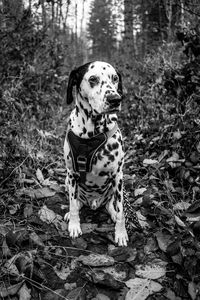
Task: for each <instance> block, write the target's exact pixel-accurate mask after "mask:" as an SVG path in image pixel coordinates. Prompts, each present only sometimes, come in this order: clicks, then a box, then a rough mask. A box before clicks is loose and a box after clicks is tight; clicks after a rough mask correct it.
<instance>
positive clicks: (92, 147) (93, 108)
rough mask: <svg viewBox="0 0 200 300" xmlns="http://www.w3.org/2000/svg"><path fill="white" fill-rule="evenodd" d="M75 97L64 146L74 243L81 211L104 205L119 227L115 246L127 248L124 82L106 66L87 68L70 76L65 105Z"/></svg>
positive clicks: (99, 62)
mask: <svg viewBox="0 0 200 300" xmlns="http://www.w3.org/2000/svg"><path fill="white" fill-rule="evenodd" d="M74 98H75V108H74V110H73V111H72V112H71V115H70V118H69V123H68V128H67V135H66V139H65V143H64V157H65V161H66V166H67V177H66V188H67V190H68V193H69V201H70V210H69V212H68V213H67V214H66V215H65V219H66V220H68V221H69V224H68V230H69V234H70V236H71V237H72V238H76V237H78V236H79V235H81V233H82V232H81V226H80V218H79V210H80V209H81V207H82V206H83V205H88V206H89V207H90V208H91V209H93V210H95V209H97V208H98V207H99V206H102V205H105V206H106V208H107V210H108V212H109V213H110V215H111V218H112V220H113V221H114V222H115V242H116V243H117V244H118V245H119V246H126V245H127V241H128V235H127V231H126V228H125V217H124V212H123V172H122V167H123V162H124V152H123V149H122V135H121V131H120V129H119V128H118V125H117V115H116V113H117V112H118V111H119V110H120V108H121V100H122V80H121V76H120V74H119V73H118V72H117V71H116V70H115V69H114V68H113V67H112V66H111V65H110V64H108V63H106V62H102V61H95V62H90V63H87V64H85V65H83V66H80V67H79V68H77V69H75V70H73V71H72V72H71V73H70V76H69V81H68V87H67V103H68V104H70V103H72V102H73V99H74Z"/></svg>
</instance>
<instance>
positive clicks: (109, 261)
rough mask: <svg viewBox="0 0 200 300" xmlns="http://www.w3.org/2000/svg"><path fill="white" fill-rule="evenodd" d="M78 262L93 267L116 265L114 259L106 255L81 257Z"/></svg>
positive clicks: (93, 254)
mask: <svg viewBox="0 0 200 300" xmlns="http://www.w3.org/2000/svg"><path fill="white" fill-rule="evenodd" d="M77 260H78V261H80V262H82V263H83V264H84V265H87V266H91V267H103V266H112V265H114V263H115V260H114V258H113V257H111V256H108V255H106V254H95V253H92V254H90V255H87V256H86V255H80V256H79V257H78V258H77Z"/></svg>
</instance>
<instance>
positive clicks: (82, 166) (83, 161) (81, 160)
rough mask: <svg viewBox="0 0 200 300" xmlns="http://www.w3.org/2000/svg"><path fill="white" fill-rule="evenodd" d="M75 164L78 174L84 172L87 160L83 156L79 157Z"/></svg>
mask: <svg viewBox="0 0 200 300" xmlns="http://www.w3.org/2000/svg"><path fill="white" fill-rule="evenodd" d="M77 163H78V170H79V172H86V164H87V158H86V157H85V156H82V155H79V156H78V157H77Z"/></svg>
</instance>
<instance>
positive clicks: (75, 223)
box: [64, 212, 82, 238]
mask: <svg viewBox="0 0 200 300" xmlns="http://www.w3.org/2000/svg"><path fill="white" fill-rule="evenodd" d="M64 220H65V221H69V223H68V231H69V235H70V237H72V238H77V237H78V236H79V235H81V234H82V231H81V225H80V219H79V217H78V216H73V217H72V216H70V212H68V213H66V214H65V216H64Z"/></svg>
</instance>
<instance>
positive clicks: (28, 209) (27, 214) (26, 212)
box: [24, 203, 33, 218]
mask: <svg viewBox="0 0 200 300" xmlns="http://www.w3.org/2000/svg"><path fill="white" fill-rule="evenodd" d="M32 214H33V204H32V203H27V204H26V206H25V207H24V217H25V218H28V217H30V216H31V215H32Z"/></svg>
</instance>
